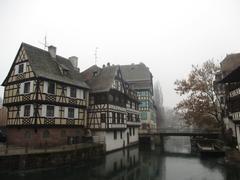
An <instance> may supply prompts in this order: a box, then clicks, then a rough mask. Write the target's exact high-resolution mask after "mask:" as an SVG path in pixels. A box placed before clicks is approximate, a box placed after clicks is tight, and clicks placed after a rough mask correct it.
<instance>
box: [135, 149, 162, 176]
mask: <svg viewBox="0 0 240 180" xmlns="http://www.w3.org/2000/svg"><path fill="white" fill-rule="evenodd" d="M152 154H156V156H155V155H154V156H153V155H152ZM154 157H155V158H154ZM156 157H157V158H156ZM140 162H141V170H140V172H141V173H140V175H139V178H138V179H142V180H148V179H149V180H155V179H158V180H165V176H166V175H165V173H166V163H165V157H163V156H162V155H161V154H160V150H159V151H151V152H149V153H146V154H143V155H142V156H141V157H140Z"/></svg>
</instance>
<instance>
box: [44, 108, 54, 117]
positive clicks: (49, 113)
mask: <svg viewBox="0 0 240 180" xmlns="http://www.w3.org/2000/svg"><path fill="white" fill-rule="evenodd" d="M46 115H47V117H54V106H47V114H46Z"/></svg>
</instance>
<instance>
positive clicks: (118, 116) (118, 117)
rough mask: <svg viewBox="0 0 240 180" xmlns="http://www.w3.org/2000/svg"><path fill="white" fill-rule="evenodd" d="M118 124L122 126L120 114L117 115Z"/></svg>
mask: <svg viewBox="0 0 240 180" xmlns="http://www.w3.org/2000/svg"><path fill="white" fill-rule="evenodd" d="M117 123H118V124H120V113H117Z"/></svg>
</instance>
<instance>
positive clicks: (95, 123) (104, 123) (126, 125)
mask: <svg viewBox="0 0 240 180" xmlns="http://www.w3.org/2000/svg"><path fill="white" fill-rule="evenodd" d="M82 75H83V77H84V78H85V80H86V83H87V84H88V85H89V86H90V89H91V90H90V95H89V107H88V122H87V127H88V128H90V129H91V130H92V132H93V134H94V135H97V136H100V137H103V138H104V140H105V144H106V150H107V151H111V150H115V149H119V148H122V147H126V146H128V145H130V144H134V143H137V142H138V128H139V126H140V119H139V111H138V106H139V102H138V99H137V94H136V92H135V91H133V90H132V89H131V88H130V86H129V84H128V83H126V82H125V81H124V79H123V77H122V73H121V69H120V67H119V66H110V65H109V66H107V67H103V68H99V67H97V66H92V67H90V68H89V69H87V70H85V71H84V72H82Z"/></svg>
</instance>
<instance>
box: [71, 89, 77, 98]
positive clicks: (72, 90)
mask: <svg viewBox="0 0 240 180" xmlns="http://www.w3.org/2000/svg"><path fill="white" fill-rule="evenodd" d="M70 96H71V97H73V98H75V97H77V90H76V88H74V87H71V88H70Z"/></svg>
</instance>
